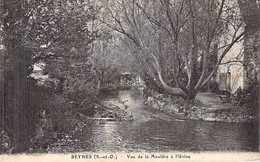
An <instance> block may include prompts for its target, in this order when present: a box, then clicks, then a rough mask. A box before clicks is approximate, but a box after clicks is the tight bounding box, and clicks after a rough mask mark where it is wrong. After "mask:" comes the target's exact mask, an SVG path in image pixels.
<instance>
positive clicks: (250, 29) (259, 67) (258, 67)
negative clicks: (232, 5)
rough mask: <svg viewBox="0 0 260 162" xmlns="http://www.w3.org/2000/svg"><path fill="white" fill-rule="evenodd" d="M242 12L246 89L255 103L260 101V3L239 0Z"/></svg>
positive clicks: (254, 0) (252, 0) (251, 0)
mask: <svg viewBox="0 0 260 162" xmlns="http://www.w3.org/2000/svg"><path fill="white" fill-rule="evenodd" d="M238 4H239V7H240V11H241V13H242V16H243V19H244V21H245V24H246V26H245V37H244V65H245V66H244V67H245V72H246V73H245V77H244V85H245V88H246V89H248V88H251V89H250V90H251V91H252V92H251V93H254V101H258V103H257V104H258V106H259V94H260V93H259V91H260V89H259V88H260V87H259V85H260V73H259V72H260V55H259V53H260V1H259V0H238Z"/></svg>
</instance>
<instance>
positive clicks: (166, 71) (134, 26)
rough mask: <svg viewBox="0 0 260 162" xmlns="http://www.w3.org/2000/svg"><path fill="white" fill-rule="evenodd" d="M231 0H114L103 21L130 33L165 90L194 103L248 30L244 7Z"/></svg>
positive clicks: (138, 55) (145, 64) (140, 58)
mask: <svg viewBox="0 0 260 162" xmlns="http://www.w3.org/2000/svg"><path fill="white" fill-rule="evenodd" d="M229 3H230V2H228V1H225V0H222V1H217V0H199V1H194V0H153V1H149V2H148V1H136V0H120V1H113V0H111V1H108V3H107V4H106V6H105V11H106V12H105V16H104V17H103V18H101V19H100V21H102V22H103V23H105V24H106V25H107V26H109V27H110V28H112V29H114V30H115V31H118V32H119V33H122V34H123V35H125V37H126V38H128V42H127V44H128V46H129V48H131V49H132V53H133V54H134V55H135V57H136V59H137V60H138V61H139V63H140V64H142V66H143V69H144V70H145V71H146V73H147V74H149V75H150V76H151V78H154V81H155V82H156V83H157V84H158V85H159V86H160V87H161V88H163V89H164V91H166V92H168V93H169V94H171V95H177V96H181V97H183V98H185V99H186V100H187V103H190V102H192V101H193V100H194V98H195V96H196V94H197V93H198V91H199V90H200V89H201V88H202V87H203V86H204V85H206V84H207V83H208V82H209V81H210V80H211V78H212V77H213V76H214V74H215V73H216V72H217V69H218V66H219V65H220V63H221V61H222V59H223V58H224V57H225V56H226V54H227V53H228V52H229V50H230V49H231V48H232V46H233V45H234V44H235V43H236V42H238V41H240V40H241V38H242V37H243V35H244V32H241V27H242V25H243V22H242V21H241V19H240V17H239V14H238V13H237V12H236V11H237V9H238V7H237V6H233V5H230V4H229ZM220 42H221V43H220ZM220 44H223V45H221V46H220ZM216 51H217V52H216ZM216 53H218V56H219V57H218V60H217V61H215V63H214V65H210V66H209V62H210V60H211V58H212V57H214V56H213V55H214V54H216Z"/></svg>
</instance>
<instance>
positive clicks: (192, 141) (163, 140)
mask: <svg viewBox="0 0 260 162" xmlns="http://www.w3.org/2000/svg"><path fill="white" fill-rule="evenodd" d="M110 99H111V98H110ZM114 99H115V100H117V99H121V100H127V102H126V104H127V105H128V106H129V108H128V109H127V111H129V112H131V113H132V114H133V116H134V117H135V119H136V120H135V121H133V122H106V123H99V122H96V123H94V124H93V125H92V126H91V129H88V130H87V129H86V131H91V132H92V133H91V135H92V136H91V137H89V136H85V137H84V138H85V140H86V141H87V140H90V141H91V142H92V144H91V148H89V149H90V150H91V151H95V152H96V151H105V152H114V151H126V152H136V151H152V152H153V151H174V150H178V151H213V150H214V151H258V125H257V124H254V123H243V124H238V123H218V122H203V121H192V120H186V121H176V120H174V119H173V118H172V117H171V116H168V115H166V114H164V113H162V112H160V111H156V110H153V109H150V108H148V107H146V106H144V105H143V103H142V91H140V90H138V89H134V90H132V91H130V90H129V91H121V92H120V93H119V95H117V96H115V97H114ZM90 138H91V139H90ZM82 140H83V139H82ZM89 149H88V150H89Z"/></svg>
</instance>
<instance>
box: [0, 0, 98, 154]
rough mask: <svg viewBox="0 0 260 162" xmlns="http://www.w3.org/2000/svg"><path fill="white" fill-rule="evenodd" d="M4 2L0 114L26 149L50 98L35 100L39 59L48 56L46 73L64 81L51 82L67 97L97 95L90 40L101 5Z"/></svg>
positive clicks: (18, 146)
mask: <svg viewBox="0 0 260 162" xmlns="http://www.w3.org/2000/svg"><path fill="white" fill-rule="evenodd" d="M1 7H3V14H2V15H3V19H2V20H1V23H2V24H3V30H2V31H1V32H2V33H3V43H4V53H1V55H2V54H4V65H3V68H4V71H5V72H4V81H3V82H4V86H3V87H4V90H2V91H1V92H3V93H4V101H1V106H2V107H3V111H1V115H2V116H4V123H3V124H5V125H4V130H5V132H8V133H9V136H10V138H11V140H12V141H11V148H12V149H11V150H12V151H13V152H24V151H26V150H27V149H28V147H29V145H30V138H32V136H33V135H34V134H35V132H33V131H34V129H35V125H36V121H35V119H36V118H37V110H38V108H39V107H40V106H41V105H42V102H46V101H41V100H38V103H35V98H36V97H37V96H35V95H32V94H35V93H34V90H35V89H34V86H35V82H33V79H32V78H30V74H31V72H32V66H33V64H34V63H35V62H37V61H39V60H41V61H45V63H46V64H47V65H48V66H46V73H48V74H49V76H50V77H51V78H55V79H56V80H58V83H59V84H60V85H61V86H56V87H52V88H59V87H60V90H61V94H62V95H64V96H65V97H67V96H70V97H71V96H72V97H73V95H75V93H77V94H79V95H78V96H81V98H83V97H84V98H85V97H86V96H85V95H84V94H81V92H82V91H84V90H85V91H84V93H85V92H89V94H91V95H89V96H87V97H89V98H91V97H93V96H94V95H93V91H94V92H95V87H94V86H95V82H94V81H95V80H94V79H93V78H95V76H94V70H93V68H92V65H91V63H90V62H89V61H88V60H89V59H88V58H89V55H90V52H89V49H90V46H89V45H90V44H91V42H92V41H93V40H94V39H95V37H96V36H97V32H95V31H93V30H91V26H90V25H91V22H92V21H94V20H95V16H96V14H97V9H96V8H95V7H94V2H92V1H88V0H86V1H80V2H79V1H66V0H65V1H59V0H55V1H53V0H46V1H31V0H21V1H16V0H4V1H3V6H1ZM1 11H2V10H1ZM1 28H2V26H1ZM2 51H3V50H1V52H2ZM1 65H2V64H1ZM92 90H93V91H92ZM53 91H55V90H53ZM63 91H64V92H63ZM38 93H39V94H41V93H40V92H38ZM36 94H37V93H36ZM78 98H79V97H77V98H76V99H78ZM76 99H75V98H74V100H76ZM32 103H34V104H32ZM48 108H49V107H48ZM46 109H47V108H46ZM60 115H62V114H60ZM11 150H10V151H11Z"/></svg>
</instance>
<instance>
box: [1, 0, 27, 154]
mask: <svg viewBox="0 0 260 162" xmlns="http://www.w3.org/2000/svg"><path fill="white" fill-rule="evenodd" d="M21 5H22V4H21V2H19V1H12V0H5V1H4V12H5V14H6V16H5V17H4V32H5V33H6V36H5V37H4V43H5V47H6V52H7V55H6V57H8V58H6V60H5V68H6V69H8V71H5V77H4V84H5V92H4V93H5V101H4V103H5V104H4V109H5V119H7V121H6V126H7V127H8V128H9V129H10V130H11V131H12V135H13V137H12V143H11V145H12V147H13V151H14V152H15V153H21V152H24V151H26V149H27V148H28V144H29V142H28V141H29V138H30V136H29V130H30V129H29V127H30V114H29V110H30V89H31V85H30V82H29V78H28V75H29V68H28V65H29V64H30V60H29V59H30V57H29V55H30V52H29V51H27V50H25V48H23V47H22V46H21V33H20V30H21V29H20V28H21V27H20V28H19V27H18V25H17V23H18V22H19V20H20V21H21V19H22V18H21V17H22V16H21V8H22V7H21ZM19 23H21V22H19ZM7 67H8V68H7Z"/></svg>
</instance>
